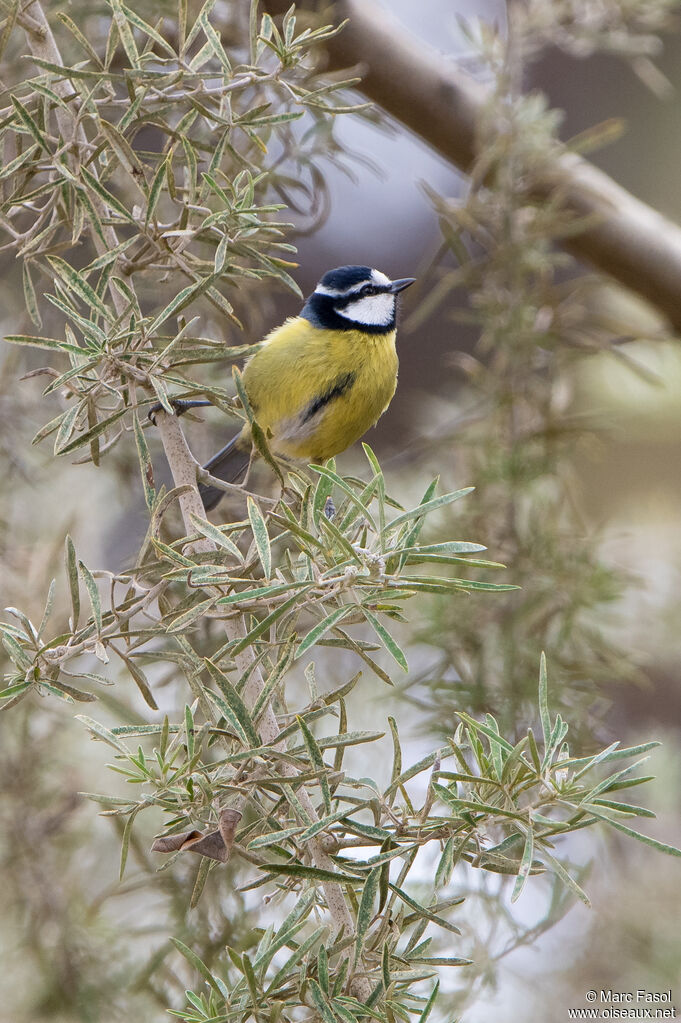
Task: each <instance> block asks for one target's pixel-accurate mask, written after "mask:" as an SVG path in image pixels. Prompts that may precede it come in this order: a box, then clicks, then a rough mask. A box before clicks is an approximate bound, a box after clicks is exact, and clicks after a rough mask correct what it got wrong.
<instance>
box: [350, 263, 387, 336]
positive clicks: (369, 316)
mask: <svg viewBox="0 0 681 1023" xmlns="http://www.w3.org/2000/svg"><path fill="white" fill-rule="evenodd" d="M381 276H383V275H381ZM386 279H387V278H386ZM336 312H337V313H338V315H339V316H342V317H343V318H344V319H346V320H352V322H353V323H360V324H362V323H364V324H366V325H367V326H368V327H387V326H389V325H390V324H391V323H392V321H393V318H394V316H395V296H394V295H393V294H391V292H383V294H380V295H365V296H364V298H358V299H357V301H356V302H349V303H348V305H346V306H345V307H344V308H343V309H336Z"/></svg>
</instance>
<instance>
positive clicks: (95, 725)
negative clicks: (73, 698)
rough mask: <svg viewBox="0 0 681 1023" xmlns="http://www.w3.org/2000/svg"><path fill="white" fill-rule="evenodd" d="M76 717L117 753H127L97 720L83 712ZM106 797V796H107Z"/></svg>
mask: <svg viewBox="0 0 681 1023" xmlns="http://www.w3.org/2000/svg"><path fill="white" fill-rule="evenodd" d="M76 719H77V720H78V721H82V722H83V724H84V725H85V727H86V728H87V729H88V731H89V732H92V734H93V735H94V737H95V738H96V739H102V740H103V741H104V742H106V743H108V744H109V746H113V748H114V749H115V750H118V752H119V753H125V754H126V755H127V754H128V750H127V749H126V748H125V746H124V745H123V743H122V742H119V741H118V739H117V738H116V736H115V735H114V734H113V732H111V731H109V729H108V728H105V727H104V725H100V723H99V721H94V720H93V719H92V718H89V717H86V716H85V714H76ZM107 798H108V797H107Z"/></svg>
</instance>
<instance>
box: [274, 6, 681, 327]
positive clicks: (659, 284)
mask: <svg viewBox="0 0 681 1023" xmlns="http://www.w3.org/2000/svg"><path fill="white" fill-rule="evenodd" d="M265 6H266V7H267V9H268V10H269V11H270V12H271V13H272V14H283V13H285V12H286V10H287V9H288V8H289V6H290V3H289V0H265ZM333 16H334V20H336V21H341V20H343V19H345V18H347V19H348V24H347V25H346V26H345V27H344V29H343V31H342V32H340V33H339V34H338V35H337V36H334V37H333V38H331V39H330V40H328V42H327V43H326V46H327V48H328V54H329V61H330V66H331V67H332V68H333V69H337V68H346V67H348V66H349V65H359V66H360V73H361V75H362V84H361V89H362V91H363V92H364V93H365V95H366V96H367V98H368V99H370V100H373V102H375V103H377V104H378V105H379V106H380V107H382V108H383V110H385V111H386V113H388V114H390V115H391V116H392V117H394V118H396V119H397V120H398V121H401V122H402V124H403V125H404V126H405V127H407V128H409V129H410V130H411V131H413V132H414V133H415V134H416V135H418V136H419V137H420V138H422V139H423V140H424V141H425V142H427V143H428V144H429V145H430V146H432V147H433V149H435V150H437V152H438V153H440V154H441V155H442V156H444V157H445V158H446V159H447V160H449V161H451V162H452V163H453V164H455V165H456V166H457V167H458V168H460V169H461V170H463V171H465V172H468V171H470V170H471V168H472V166H473V164H474V162H475V160H476V158H477V156H478V149H477V141H476V135H477V126H478V124H479V121H480V114H481V112H482V108H483V106H484V104H485V102H486V100H487V97H488V91H487V89H486V88H485V87H484V86H482V85H480V84H479V83H478V82H476V81H474V80H473V79H472V78H470V77H469V76H468V75H466V74H465V73H464V72H462V71H461V70H460V69H458V68H457V67H456V66H455V65H454V64H453V63H452V62H451V61H450V60H448V59H447V58H446V57H443V56H442V54H440V53H438V52H437V51H435V50H433V49H431V48H430V47H429V46H428V45H427V44H426V43H423V42H421V41H420V40H417V39H414V37H413V36H412V35H410V34H409V33H408V32H406V31H405V30H404V29H403V28H402V27H401V26H400V25H399V23H398V22H397V21H396V20H395V19H394V18H393V17H392V16H391V15H390V14H389V12H388V11H387V10H385V9H384V8H383V7H379V5H378V4H372V3H366V0H364V2H362V0H336V2H335V3H334V4H333ZM557 189H560V190H561V192H562V193H563V194H564V196H565V202H566V205H567V207H568V209H570V210H572V211H573V212H574V213H575V214H577V216H578V217H580V218H582V217H584V218H586V217H588V218H590V220H589V223H588V225H585V226H584V228H583V230H581V231H580V233H579V234H577V235H575V236H574V237H572V238H570V239H568V240H566V241H564V242H563V243H562V244H564V246H565V248H567V249H568V250H569V251H570V252H571V253H572V254H573V255H574V256H575V257H576V258H578V259H583V260H586V261H588V262H589V263H592V264H593V265H594V266H596V267H597V268H598V269H599V270H602V271H603V272H604V273H607V274H609V275H610V276H611V277H613V278H614V279H615V280H616V281H619V283H620V284H623V285H625V287H627V288H630V289H631V290H632V291H635V292H636V293H637V294H639V295H641V296H642V297H643V298H645V299H647V300H648V301H649V302H650V303H651V304H652V305H653V306H655V307H656V308H657V309H658V310H659V312H660V313H662V314H663V315H664V316H666V317H667V319H668V320H669V321H670V322H671V324H672V325H673V326H674V327H675V328H676V329H681V303H680V302H679V289H680V285H679V282H680V281H681V228H680V227H679V226H678V225H677V224H675V223H674V222H673V221H671V220H668V219H667V218H666V217H664V216H662V214H661V213H658V212H657V211H656V210H654V209H653V208H652V207H650V206H648V205H646V203H644V202H641V201H640V200H639V199H636V198H635V197H634V196H633V195H631V194H630V193H629V192H627V191H626V189H624V188H622V187H621V186H620V185H618V184H616V182H614V181H613V180H612V178H610V177H608V175H607V174H605V173H603V171H600V170H598V169H597V168H596V167H594V166H593V164H590V163H589V162H588V161H587V160H584V159H582V158H581V157H579V156H576V155H574V154H572V153H567V152H564V153H562V154H561V155H560V156H558V157H557V158H552V159H550V160H549V161H547V165H546V169H545V170H544V172H543V173H542V172H540V179H539V182H538V184H536V185H535V187H534V188H533V191H532V193H531V196H532V198H534V199H545V198H546V197H547V196H549V195H551V194H552V193H554V192H555V191H556V190H557Z"/></svg>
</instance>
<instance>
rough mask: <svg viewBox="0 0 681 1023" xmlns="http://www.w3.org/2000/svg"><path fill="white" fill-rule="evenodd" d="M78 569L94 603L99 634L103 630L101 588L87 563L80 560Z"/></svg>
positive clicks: (92, 603)
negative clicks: (99, 588) (98, 587)
mask: <svg viewBox="0 0 681 1023" xmlns="http://www.w3.org/2000/svg"><path fill="white" fill-rule="evenodd" d="M78 569H79V571H80V574H81V576H82V579H83V582H84V583H85V589H86V590H87V592H88V596H89V597H90V604H91V605H92V614H93V616H94V620H95V625H96V627H97V634H99V633H101V631H102V602H101V599H100V596H99V590H98V589H97V583H96V582H95V577H94V576H93V574H92V572H91V571H90V569H89V568H88V567H87V565H84V564H83V562H82V561H79V562H78Z"/></svg>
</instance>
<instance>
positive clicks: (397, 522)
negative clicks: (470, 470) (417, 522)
mask: <svg viewBox="0 0 681 1023" xmlns="http://www.w3.org/2000/svg"><path fill="white" fill-rule="evenodd" d="M474 489H475V487H464V489H463V490H455V491H452V493H450V494H443V495H442V497H435V498H433V499H432V500H430V501H426V502H425V504H420V505H418V507H416V508H412V510H411V511H407V512H404V514H403V515H398V516H397V518H395V519H393V520H392V522H389V523H388V525H387V527H386V528H387V529H388V530H389V531H392V530H393V529H395V528H396V527H397V526H401V525H402V524H403V523H404V522H411V521H412V519H418V518H421V517H422V516H425V515H429V514H430V513H431V512H432V511H435V509H436V508H442V507H443V506H444V505H446V504H451V503H452V502H453V501H458V500H459V499H460V498H462V497H466V495H467V494H471V493H472V492H473V490H474Z"/></svg>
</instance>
